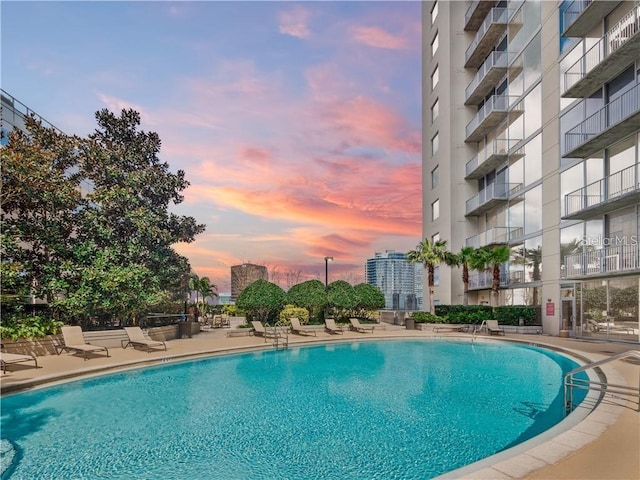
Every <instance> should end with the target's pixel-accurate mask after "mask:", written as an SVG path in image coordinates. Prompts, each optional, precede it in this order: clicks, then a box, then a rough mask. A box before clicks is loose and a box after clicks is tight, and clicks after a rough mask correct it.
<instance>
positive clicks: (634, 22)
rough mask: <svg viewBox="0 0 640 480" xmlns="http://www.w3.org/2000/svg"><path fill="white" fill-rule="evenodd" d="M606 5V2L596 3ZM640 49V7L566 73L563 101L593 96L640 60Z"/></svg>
mask: <svg viewBox="0 0 640 480" xmlns="http://www.w3.org/2000/svg"><path fill="white" fill-rule="evenodd" d="M595 3H607V2H595ZM639 48H640V5H639V6H636V7H634V8H633V9H632V10H631V11H629V13H627V14H626V15H625V16H624V17H623V18H622V19H621V20H620V21H619V22H618V23H617V24H616V25H615V26H614V27H613V28H612V29H610V30H609V31H608V32H607V34H606V35H605V36H604V37H602V38H601V39H600V40H599V41H598V43H596V44H595V45H594V46H593V47H591V48H590V49H589V50H588V51H587V53H585V54H584V55H583V56H582V58H580V60H578V61H577V62H576V63H574V64H573V65H571V67H569V68H568V69H567V71H566V72H565V73H564V92H563V94H562V96H563V97H569V98H576V97H582V98H584V97H587V96H589V95H591V94H592V93H593V92H594V91H595V90H596V89H598V88H599V87H600V86H601V85H603V84H604V83H606V82H608V81H610V80H612V79H613V78H615V77H616V75H618V74H619V73H620V72H621V71H622V70H624V68H625V67H628V66H629V65H630V64H632V63H633V61H634V60H635V59H636V58H637V56H638V49H639Z"/></svg>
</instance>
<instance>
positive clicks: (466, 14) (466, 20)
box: [464, 0, 480, 25]
mask: <svg viewBox="0 0 640 480" xmlns="http://www.w3.org/2000/svg"><path fill="white" fill-rule="evenodd" d="M479 3H480V0H473V1H472V2H471V5H469V8H467V11H466V12H464V24H465V25H466V24H467V23H469V20H471V17H473V13H474V12H475V11H476V8H477V7H478V4H479Z"/></svg>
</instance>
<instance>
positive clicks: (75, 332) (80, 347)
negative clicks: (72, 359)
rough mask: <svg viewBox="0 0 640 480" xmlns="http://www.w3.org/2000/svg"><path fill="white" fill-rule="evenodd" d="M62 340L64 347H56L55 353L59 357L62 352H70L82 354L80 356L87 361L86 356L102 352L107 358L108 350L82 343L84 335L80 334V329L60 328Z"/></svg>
mask: <svg viewBox="0 0 640 480" xmlns="http://www.w3.org/2000/svg"><path fill="white" fill-rule="evenodd" d="M62 340H63V342H64V345H56V346H55V348H56V353H57V354H58V355H60V354H61V353H62V352H63V351H65V350H66V351H71V352H76V353H82V356H83V357H84V359H85V360H87V358H88V357H87V354H88V353H93V352H100V351H103V350H104V352H105V353H106V354H107V357H109V356H110V355H109V350H108V349H107V347H101V346H99V345H91V344H90V343H86V342H85V341H84V335H83V334H82V328H80V327H71V326H66V327H62Z"/></svg>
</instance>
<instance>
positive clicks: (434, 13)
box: [431, 1, 438, 25]
mask: <svg viewBox="0 0 640 480" xmlns="http://www.w3.org/2000/svg"><path fill="white" fill-rule="evenodd" d="M437 17H438V2H437V1H436V2H433V8H432V9H431V25H433V24H434V23H435V22H436V18H437Z"/></svg>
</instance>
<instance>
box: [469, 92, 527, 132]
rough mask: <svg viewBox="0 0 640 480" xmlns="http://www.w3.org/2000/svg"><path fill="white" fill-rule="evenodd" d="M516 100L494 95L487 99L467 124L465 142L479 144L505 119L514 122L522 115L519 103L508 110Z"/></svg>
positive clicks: (506, 96) (507, 96)
mask: <svg viewBox="0 0 640 480" xmlns="http://www.w3.org/2000/svg"><path fill="white" fill-rule="evenodd" d="M517 98H518V97H515V96H509V95H494V96H492V97H491V98H489V100H487V101H486V102H485V104H484V105H483V106H482V107H480V109H479V110H478V113H477V114H476V116H475V118H474V119H473V120H471V121H470V122H469V123H468V124H467V126H466V128H465V142H479V141H480V140H482V139H483V138H484V137H485V135H486V134H487V133H489V132H490V131H491V130H493V129H494V128H496V127H497V126H498V125H499V124H500V123H501V122H502V121H503V120H504V119H506V118H507V117H509V120H514V119H516V118H517V117H519V116H520V115H522V113H523V111H524V110H523V108H522V104H521V103H520V102H518V103H517V104H516V105H514V106H513V107H511V108H510V104H511V102H514V101H515V99H517Z"/></svg>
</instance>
